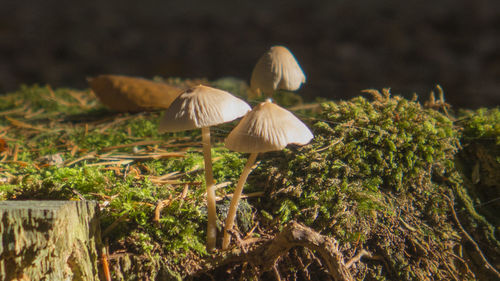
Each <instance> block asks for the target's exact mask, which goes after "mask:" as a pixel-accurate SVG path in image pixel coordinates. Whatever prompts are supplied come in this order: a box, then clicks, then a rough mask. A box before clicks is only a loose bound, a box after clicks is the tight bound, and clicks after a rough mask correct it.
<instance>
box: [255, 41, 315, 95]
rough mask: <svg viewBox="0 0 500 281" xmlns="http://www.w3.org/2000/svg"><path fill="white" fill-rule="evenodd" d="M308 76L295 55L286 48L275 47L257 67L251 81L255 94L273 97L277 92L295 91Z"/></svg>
mask: <svg viewBox="0 0 500 281" xmlns="http://www.w3.org/2000/svg"><path fill="white" fill-rule="evenodd" d="M305 82H306V76H305V75H304V72H303V71H302V68H300V65H299V64H298V62H297V60H296V59H295V57H294V56H293V54H292V53H291V52H290V51H289V50H288V49H287V48H286V47H284V46H273V47H271V49H269V51H267V52H266V53H265V54H264V55H262V57H260V59H259V60H258V61H257V64H256V65H255V67H254V69H253V72H252V77H251V79H250V89H251V90H252V92H253V93H254V94H256V95H257V96H260V95H261V94H264V95H266V96H268V97H271V96H272V95H273V93H274V92H275V91H277V90H280V89H282V90H287V91H295V90H297V89H298V88H300V85H301V84H302V83H305Z"/></svg>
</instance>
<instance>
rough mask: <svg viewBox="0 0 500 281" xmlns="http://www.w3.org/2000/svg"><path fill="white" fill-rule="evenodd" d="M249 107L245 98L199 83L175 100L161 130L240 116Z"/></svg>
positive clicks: (168, 110) (197, 126) (208, 124)
mask: <svg viewBox="0 0 500 281" xmlns="http://www.w3.org/2000/svg"><path fill="white" fill-rule="evenodd" d="M250 110H251V108H250V106H249V105H248V104H247V103H246V102H244V101H243V100H241V99H239V98H237V97H235V96H233V95H231V94H230V93H228V92H226V91H222V90H219V89H215V88H211V87H207V86H203V85H198V86H196V87H193V88H190V89H188V90H186V91H184V92H183V93H182V94H180V95H179V96H178V97H177V99H176V100H174V102H173V103H172V104H171V105H170V107H169V108H168V109H167V110H166V111H165V113H164V115H163V117H162V119H161V121H160V126H159V128H158V130H159V131H160V133H163V132H179V131H185V130H192V129H196V128H203V127H210V126H214V125H218V124H222V123H225V122H230V121H232V120H234V119H237V118H240V117H241V116H243V115H245V114H246V113H247V112H248V111H250Z"/></svg>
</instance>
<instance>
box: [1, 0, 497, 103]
mask: <svg viewBox="0 0 500 281" xmlns="http://www.w3.org/2000/svg"><path fill="white" fill-rule="evenodd" d="M276 44H283V45H286V46H288V47H289V48H290V49H291V50H292V51H293V52H294V54H295V55H296V57H297V59H298V60H299V62H300V64H301V65H302V67H303V69H304V71H305V73H306V75H307V79H308V80H307V83H306V85H305V86H304V87H303V89H301V90H300V92H301V94H303V95H304V96H306V97H309V98H313V97H316V96H322V97H326V98H330V99H340V98H342V99H346V98H349V97H351V96H355V95H359V94H360V90H362V89H365V88H381V87H392V88H393V91H392V92H393V93H402V94H404V95H405V96H411V94H412V93H413V92H417V93H419V94H420V95H421V96H422V98H421V99H426V98H427V94H428V92H429V91H430V90H432V89H433V88H434V86H435V85H436V84H437V83H439V84H440V85H441V86H442V87H443V88H444V90H445V95H446V99H447V101H448V102H450V103H451V104H453V105H454V106H457V107H467V108H474V107H479V106H490V107H491V106H497V105H499V104H500V93H499V91H500V79H499V77H500V51H499V49H500V48H499V47H500V1H496V0H478V1H467V0H444V1H397V0H384V1H367V0H366V1H340V0H336V1H320V0H310V1H298V0H295V1H286V4H285V2H278V1H276V2H273V1H264V0H254V1H218V2H216V3H215V2H211V1H201V0H194V1H184V2H179V1H133V0H122V1H117V0H112V1H98V0H86V1H57V0H47V1H36V0H18V1H11V0H7V1H3V2H2V8H1V9H0V62H1V63H0V92H6V91H13V90H15V89H17V88H18V87H19V85H20V84H32V83H39V84H46V83H48V84H51V85H53V86H54V87H60V86H67V87H76V88H86V87H88V85H87V82H86V80H85V78H86V77H88V76H96V75H98V74H105V73H113V74H125V75H134V76H141V77H146V78H151V77H153V76H156V75H159V76H164V77H170V76H175V77H191V78H193V77H207V78H209V79H218V78H221V77H225V76H233V77H237V78H241V79H244V80H248V79H249V77H250V73H251V71H252V68H253V66H254V64H255V63H256V61H257V59H258V57H259V56H260V55H261V54H262V53H263V52H264V51H265V50H266V49H267V48H269V47H270V46H272V45H276Z"/></svg>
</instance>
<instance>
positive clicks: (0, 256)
mask: <svg viewBox="0 0 500 281" xmlns="http://www.w3.org/2000/svg"><path fill="white" fill-rule="evenodd" d="M98 211H99V209H98V207H97V204H96V203H95V202H89V201H2V202H0V237H1V239H2V241H1V243H0V280H2V281H3V280H9V281H10V280H99V274H98V266H97V261H98V252H97V247H98V246H100V245H101V241H100V228H99V220H98V216H97V215H98Z"/></svg>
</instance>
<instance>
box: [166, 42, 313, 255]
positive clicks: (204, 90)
mask: <svg viewBox="0 0 500 281" xmlns="http://www.w3.org/2000/svg"><path fill="white" fill-rule="evenodd" d="M292 61H293V62H292ZM299 72H300V73H299ZM297 79H298V80H297ZM297 81H300V82H297ZM304 81H305V76H304V74H303V73H302V70H301V69H300V66H298V64H297V62H296V61H295V58H294V57H293V55H292V54H291V53H290V52H289V51H288V49H286V48H285V47H281V46H275V47H272V48H271V49H270V50H269V52H267V53H266V54H264V56H263V57H262V58H261V59H260V60H259V62H258V63H257V65H256V67H255V69H254V73H253V74H252V79H251V87H252V89H253V90H255V91H260V92H262V93H264V94H266V95H268V96H270V95H272V93H273V92H274V91H276V90H277V89H286V90H296V89H297V88H299V87H300V84H301V83H303V82H304ZM240 117H243V119H242V120H241V121H240V122H239V123H238V125H237V126H236V127H235V128H234V129H233V130H232V131H231V132H230V133H229V135H228V137H227V138H226V140H225V146H226V147H227V148H228V149H231V150H234V151H238V152H243V153H250V156H249V158H248V160H247V163H246V165H245V167H244V169H243V172H242V174H241V176H240V178H239V180H238V183H237V186H236V189H235V191H234V194H233V198H232V200H231V203H230V207H229V211H228V215H227V217H226V221H225V229H224V230H225V231H224V239H223V243H222V248H223V249H227V247H228V246H229V243H230V235H229V230H231V229H232V227H233V225H234V219H235V217H236V210H237V207H238V202H239V199H240V197H241V193H242V190H243V185H244V184H245V182H246V179H247V177H248V175H249V174H250V172H251V167H252V166H253V165H254V163H255V160H256V158H257V155H258V153H262V152H267V151H275V150H282V149H283V148H285V146H287V145H288V144H298V145H304V144H307V143H308V142H309V141H310V140H311V139H312V138H313V135H312V133H311V131H310V130H309V129H308V128H307V126H306V125H305V124H304V123H302V122H301V121H300V120H299V119H298V118H297V117H295V116H294V115H293V114H292V113H291V112H289V111H288V110H286V109H284V108H282V107H280V106H279V105H277V104H275V103H273V102H272V101H271V100H270V99H268V100H266V101H265V102H262V103H260V104H258V105H257V106H255V107H254V108H253V109H251V108H250V106H249V105H248V104H247V103H246V102H245V101H243V100H241V99H239V98H237V97H235V96H233V95H231V94H230V93H228V92H226V91H222V90H219V89H215V88H211V87H208V86H203V85H199V86H196V87H193V88H190V89H188V90H186V91H184V92H183V93H181V94H180V95H179V96H178V97H177V99H175V100H174V101H173V103H172V104H171V105H170V107H169V108H168V109H167V110H166V112H165V114H164V116H163V118H162V120H161V121H160V126H159V131H160V132H177V131H183V130H191V129H196V128H201V130H202V144H203V154H204V163H205V182H206V189H207V212H208V222H207V241H206V247H207V251H209V252H211V251H213V250H214V249H215V247H216V238H217V215H216V202H215V182H214V178H213V174H212V160H211V145H210V127H211V126H215V125H218V124H221V123H225V122H230V121H233V120H235V119H237V118H240Z"/></svg>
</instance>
